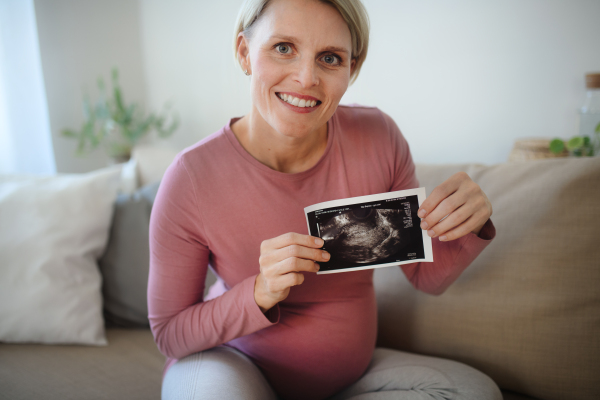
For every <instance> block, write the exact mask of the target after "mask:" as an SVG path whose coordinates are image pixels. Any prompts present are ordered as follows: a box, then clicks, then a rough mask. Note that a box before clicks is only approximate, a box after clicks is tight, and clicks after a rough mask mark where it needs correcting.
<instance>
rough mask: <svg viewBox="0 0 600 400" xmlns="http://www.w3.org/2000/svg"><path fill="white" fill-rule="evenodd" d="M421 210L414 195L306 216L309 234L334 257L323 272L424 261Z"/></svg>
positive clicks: (337, 208) (312, 213)
mask: <svg viewBox="0 0 600 400" xmlns="http://www.w3.org/2000/svg"><path fill="white" fill-rule="evenodd" d="M418 207H419V203H418V197H417V196H416V195H415V196H407V197H402V198H394V199H387V200H380V201H375V202H367V203H359V204H351V205H347V206H343V207H331V208H326V209H320V210H316V211H312V212H309V213H307V219H308V221H309V229H310V233H311V234H312V235H314V236H319V237H320V238H321V239H323V240H324V241H325V244H324V246H323V249H324V250H327V251H328V252H329V253H330V254H331V259H330V260H329V261H328V262H326V263H321V264H320V265H321V271H327V270H338V269H346V268H356V267H366V266H374V265H383V264H390V263H397V262H402V261H407V260H412V259H415V260H416V259H419V258H423V257H424V248H423V240H422V235H423V234H422V231H421V228H420V227H419V222H420V220H419V217H418V216H417V214H416V213H417V211H418ZM413 221H417V222H416V224H415V223H414V222H413Z"/></svg>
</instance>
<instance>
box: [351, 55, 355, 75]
mask: <svg viewBox="0 0 600 400" xmlns="http://www.w3.org/2000/svg"><path fill="white" fill-rule="evenodd" d="M355 67H356V58H353V59H352V61H350V75H352V74H353V73H354V68H355Z"/></svg>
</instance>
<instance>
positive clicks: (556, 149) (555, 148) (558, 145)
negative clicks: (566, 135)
mask: <svg viewBox="0 0 600 400" xmlns="http://www.w3.org/2000/svg"><path fill="white" fill-rule="evenodd" d="M564 149H565V142H563V141H562V139H554V140H553V141H551V142H550V151H551V152H553V153H554V154H560V153H562V152H563V150H564Z"/></svg>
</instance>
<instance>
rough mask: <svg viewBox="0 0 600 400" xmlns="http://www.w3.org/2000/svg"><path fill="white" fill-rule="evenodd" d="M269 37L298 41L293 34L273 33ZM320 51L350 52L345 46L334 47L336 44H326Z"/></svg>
mask: <svg viewBox="0 0 600 400" xmlns="http://www.w3.org/2000/svg"><path fill="white" fill-rule="evenodd" d="M271 39H281V40H284V41H286V42H294V43H297V42H299V40H298V39H297V38H295V37H293V36H286V35H273V36H271ZM321 51H322V52H325V51H332V52H336V53H346V54H349V53H350V52H349V51H348V50H346V49H345V48H343V47H336V46H327V47H325V48H324V49H323V50H321Z"/></svg>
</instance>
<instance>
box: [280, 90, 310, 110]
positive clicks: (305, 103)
mask: <svg viewBox="0 0 600 400" xmlns="http://www.w3.org/2000/svg"><path fill="white" fill-rule="evenodd" d="M279 98H280V99H281V100H283V101H285V102H286V103H289V104H292V105H294V106H296V107H314V106H315V105H317V101H316V100H304V99H299V98H297V97H294V96H292V95H289V94H285V93H280V94H279Z"/></svg>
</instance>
